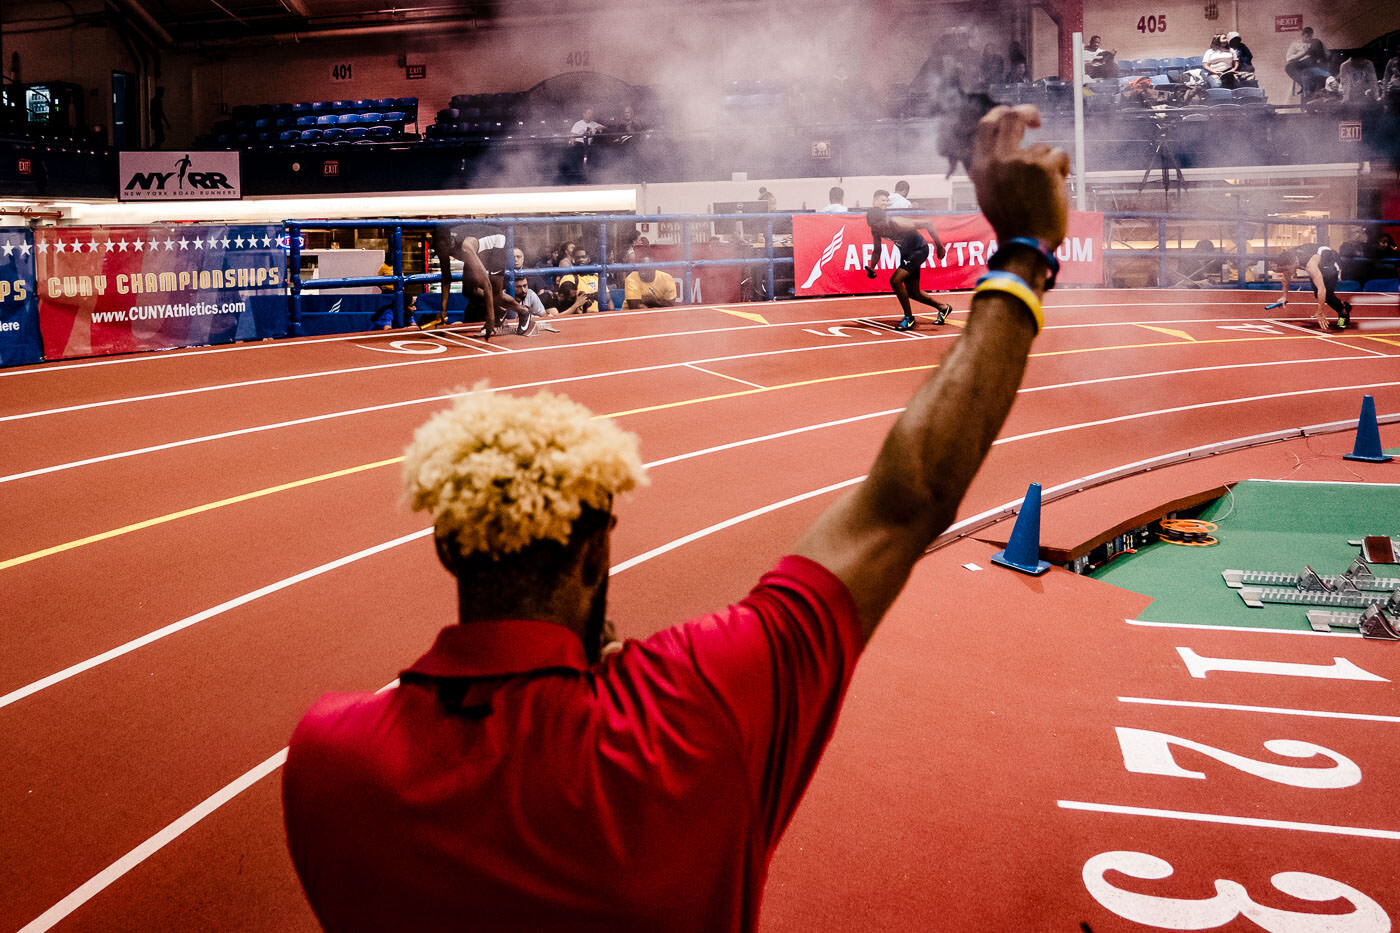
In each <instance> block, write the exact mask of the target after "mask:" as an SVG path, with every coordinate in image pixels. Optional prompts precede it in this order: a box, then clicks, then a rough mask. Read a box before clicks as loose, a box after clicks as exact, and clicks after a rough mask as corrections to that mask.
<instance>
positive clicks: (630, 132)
mask: <svg viewBox="0 0 1400 933" xmlns="http://www.w3.org/2000/svg"><path fill="white" fill-rule="evenodd" d="M644 130H646V124H645V123H643V122H642V121H641V120H640V119H639V118H638V117H637V114H636V111H634V110H633V109H632V105H631V104H627V105H626V106H624V107H623V108H622V119H621V120H619V121H618V122H617V125H616V126H614V127H613V132H614V133H616V134H617V136H616V141H617V142H619V143H625V142H629V141H630V140H631V139H632V138H633V137H634V136H638V135H640V134H641V133H642V132H643V131H644Z"/></svg>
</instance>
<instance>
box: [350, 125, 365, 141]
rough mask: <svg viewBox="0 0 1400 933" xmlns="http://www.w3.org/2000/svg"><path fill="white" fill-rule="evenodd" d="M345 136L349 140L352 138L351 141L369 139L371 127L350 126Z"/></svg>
mask: <svg viewBox="0 0 1400 933" xmlns="http://www.w3.org/2000/svg"><path fill="white" fill-rule="evenodd" d="M345 138H346V139H348V140H350V141H351V142H357V141H359V140H361V139H368V138H369V127H367V126H352V127H350V129H348V130H346V131H345Z"/></svg>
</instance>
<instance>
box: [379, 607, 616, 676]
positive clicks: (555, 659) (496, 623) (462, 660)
mask: <svg viewBox="0 0 1400 933" xmlns="http://www.w3.org/2000/svg"><path fill="white" fill-rule="evenodd" d="M559 667H564V668H573V669H574V670H578V671H584V670H587V669H588V662H587V660H586V659H585V658H584V654H583V642H582V641H580V640H579V637H578V636H577V635H576V634H574V633H573V632H571V631H570V630H569V629H567V628H565V627H564V626H562V625H558V624H556V623H554V622H539V621H529V620H523V619H508V620H492V621H482V622H468V623H466V624H459V625H449V626H448V627H447V628H445V629H443V630H442V631H441V632H439V633H438V637H437V641H435V642H433V647H432V648H431V649H429V651H428V653H427V654H425V655H423V656H422V657H421V658H419V659H418V660H417V661H415V662H413V666H412V667H410V668H409V669H408V671H405V673H414V674H420V675H422V676H425V677H503V676H505V675H508V674H523V673H526V672H528V671H536V670H541V669H543V668H559Z"/></svg>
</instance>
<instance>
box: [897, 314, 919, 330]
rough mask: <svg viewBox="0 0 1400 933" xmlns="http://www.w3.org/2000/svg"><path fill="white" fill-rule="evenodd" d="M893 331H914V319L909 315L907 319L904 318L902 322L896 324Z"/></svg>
mask: <svg viewBox="0 0 1400 933" xmlns="http://www.w3.org/2000/svg"><path fill="white" fill-rule="evenodd" d="M894 329H895V330H913V329H914V318H913V316H912V315H911V316H910V317H907V318H905V319H904V320H902V321H900V322H899V323H898V324H896V325H895V326H894Z"/></svg>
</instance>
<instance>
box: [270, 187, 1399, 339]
mask: <svg viewBox="0 0 1400 933" xmlns="http://www.w3.org/2000/svg"><path fill="white" fill-rule="evenodd" d="M891 213H897V214H914V215H918V216H934V217H936V216H938V212H930V211H894V212H891ZM792 217H793V215H792V214H790V213H766V214H645V215H639V214H600V215H588V216H580V217H489V218H449V219H436V220H415V219H410V218H371V219H366V220H287V221H284V226H285V228H286V230H287V234H288V242H289V250H290V253H291V255H290V262H291V271H290V276H289V281H290V285H291V290H290V303H291V304H290V328H291V333H292V334H293V335H299V334H300V333H301V332H302V330H301V310H302V302H301V297H302V293H303V292H304V291H307V290H313V289H315V290H319V289H335V288H352V287H361V286H366V285H370V286H376V287H382V286H384V285H392V286H393V302H394V304H393V314H394V326H395V327H401V326H403V324H404V287H405V286H406V285H408V284H410V283H416V282H424V283H426V282H437V281H440V279H441V276H440V274H433V273H423V274H419V275H405V274H404V271H403V231H404V229H405V228H408V229H411V230H429V229H432V228H435V227H450V226H455V225H457V224H464V223H472V224H489V225H491V226H495V227H500V228H502V230H503V231H504V232H505V237H506V263H507V268H506V271H507V273H508V274H507V277H506V281H507V287H508V288H509V289H510V290H511V292H512V294H513V293H514V281H513V277H514V275H515V274H516V273H519V274H523V275H540V276H553V275H558V274H559V272H560V270H559V268H558V267H555V266H541V267H526V268H516V266H515V250H514V247H515V231H516V229H517V228H520V227H535V226H554V225H559V224H565V223H567V224H578V225H594V226H596V228H597V241H598V248H599V261H598V262H596V263H592V264H589V265H579V266H571V267H569V272H571V273H583V274H588V273H596V274H597V275H598V276H599V278H600V279H601V280H602V281H603V283H604V284H603V286H602V287H600V288H599V292H598V301H599V304H600V307H601V308H603V310H609V309H610V308H611V307H612V300H611V295H610V294H609V289H608V288H607V286H606V281H607V277H608V274H609V272H623V273H628V272H633V271H636V270H647V269H680V278H681V280H682V282H683V283H684V285H683V287H684V291H683V294H684V295H685V296H686V299H687V300H688V301H689V300H692V296H693V295H694V281H695V272H696V271H697V270H700V269H705V268H714V267H720V268H722V267H742V266H759V267H761V268H762V269H763V270H764V276H765V279H766V285H767V287H766V288H765V289H764V296H765V298H766V299H767V300H772V299H774V298H776V297H777V295H776V294H775V289H774V277H775V276H774V273H775V269H776V268H777V267H779V266H788V267H790V266H791V265H792V262H793V261H792V259H791V258H790V257H783V256H776V255H775V254H774V224H775V223H779V222H789V223H790V222H791V220H792ZM716 221H719V222H732V221H740V222H744V223H761V224H762V225H763V251H762V254H761V255H758V256H750V257H746V258H737V259H695V258H694V257H693V255H692V250H691V243H692V237H691V234H692V232H693V230H694V228H695V225H696V224H706V225H708V224H712V223H714V222H716ZM1123 221H1139V222H1143V223H1146V224H1149V225H1155V228H1156V230H1155V232H1156V240H1157V243H1156V246H1155V247H1154V248H1151V249H1142V248H1134V247H1123V246H1114V245H1113V240H1114V228H1115V225H1117V224H1120V223H1122V222H1123ZM613 223H628V224H638V223H678V224H680V227H681V231H680V232H681V236H680V240H681V244H680V246H681V257H680V258H679V259H675V260H670V261H667V262H651V263H617V262H609V261H608V255H607V250H608V225H609V224H613ZM1192 224H1196V225H1199V224H1219V225H1221V226H1222V227H1228V228H1229V229H1230V230H1231V231H1232V233H1233V237H1232V238H1233V239H1234V241H1235V248H1234V250H1233V251H1231V252H1227V251H1225V250H1223V249H1220V250H1219V257H1220V259H1222V260H1224V261H1231V262H1233V264H1234V266H1235V270H1236V272H1235V284H1236V285H1238V286H1241V287H1243V286H1245V285H1246V284H1247V280H1246V269H1247V267H1248V266H1249V265H1250V264H1251V263H1255V262H1258V261H1259V260H1261V259H1262V260H1269V259H1272V258H1273V256H1274V254H1275V253H1276V252H1277V251H1278V250H1271V249H1270V247H1269V229H1270V227H1283V226H1290V227H1298V226H1304V227H1313V228H1315V230H1316V234H1317V242H1319V243H1324V244H1325V243H1329V242H1330V239H1331V237H1330V235H1329V234H1330V231H1331V228H1333V227H1362V228H1366V229H1368V230H1370V229H1372V228H1376V227H1382V226H1400V220H1393V219H1392V220H1366V219H1361V218H1344V219H1340V220H1317V219H1306V220H1292V219H1288V218H1283V217H1238V216H1235V217H1221V216H1212V215H1206V214H1167V213H1159V212H1148V211H1109V212H1105V213H1104V232H1103V241H1102V242H1103V259H1104V267H1105V270H1107V268H1108V264H1109V262H1110V261H1111V260H1113V259H1118V258H1155V259H1156V260H1157V263H1158V285H1159V286H1166V285H1167V284H1168V283H1169V282H1170V281H1171V279H1172V276H1171V263H1172V261H1173V258H1174V257H1176V256H1179V255H1183V254H1182V253H1180V252H1174V251H1173V248H1172V247H1171V246H1170V241H1171V239H1172V238H1171V237H1170V236H1169V234H1170V231H1171V229H1172V227H1173V226H1178V227H1179V226H1180V225H1192ZM1261 226H1262V228H1263V249H1262V251H1254V250H1252V249H1251V248H1250V241H1251V240H1252V239H1257V237H1253V236H1251V231H1252V230H1256V229H1257V228H1259V227H1261ZM369 228H374V229H384V228H388V229H389V231H390V250H391V252H392V262H391V263H390V265H391V266H392V267H393V270H394V274H393V275H391V276H362V277H356V278H339V279H313V280H307V281H304V280H303V279H302V277H301V239H302V238H301V234H302V232H303V231H304V230H307V229H312V230H337V229H342V230H343V229H369ZM1180 235H1181V230H1180V229H1178V230H1177V238H1178V240H1179V239H1180ZM1223 239H1224V238H1223V237H1222V241H1223ZM1181 242H1184V241H1181ZM1180 249H1181V245H1180V242H1179V243H1178V246H1177V247H1176V250H1178V251H1179V250H1180ZM451 280H452V281H454V282H457V281H461V276H460V275H452V276H451ZM446 297H447V296H444V299H443V307H444V308H446V306H447V302H446Z"/></svg>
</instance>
